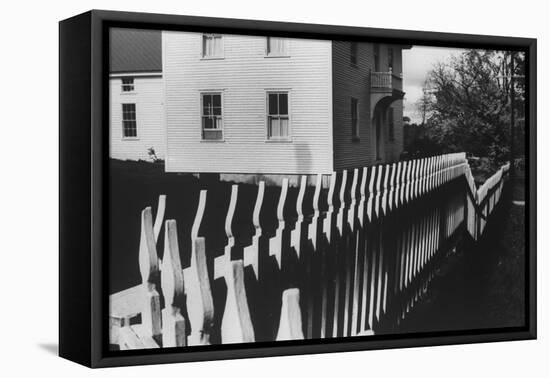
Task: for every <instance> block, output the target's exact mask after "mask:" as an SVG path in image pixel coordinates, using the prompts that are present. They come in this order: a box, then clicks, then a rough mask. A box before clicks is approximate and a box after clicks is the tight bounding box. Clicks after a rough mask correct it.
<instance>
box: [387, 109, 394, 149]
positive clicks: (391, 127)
mask: <svg viewBox="0 0 550 378" xmlns="http://www.w3.org/2000/svg"><path fill="white" fill-rule="evenodd" d="M388 137H389V139H390V141H393V140H394V121H393V108H392V107H389V108H388Z"/></svg>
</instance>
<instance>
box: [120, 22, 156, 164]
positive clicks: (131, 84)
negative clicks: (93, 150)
mask: <svg viewBox="0 0 550 378" xmlns="http://www.w3.org/2000/svg"><path fill="white" fill-rule="evenodd" d="M161 41H162V36H161V32H160V31H156V30H132V29H118V28H113V29H111V33H110V104H111V108H110V121H111V125H110V126H111V127H110V156H111V158H114V159H121V160H146V161H152V160H153V159H154V156H153V151H154V153H155V155H156V159H164V158H165V153H166V133H165V131H166V127H165V125H164V100H163V98H164V94H163V91H164V84H163V78H162V52H161V51H162V43H161Z"/></svg>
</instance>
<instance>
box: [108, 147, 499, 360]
mask: <svg viewBox="0 0 550 378" xmlns="http://www.w3.org/2000/svg"><path fill="white" fill-rule="evenodd" d="M508 169H509V167H508V165H506V166H503V167H502V168H501V169H500V170H499V171H498V172H497V173H496V174H495V175H494V176H492V177H491V178H490V179H489V180H487V182H485V183H484V184H483V185H482V186H481V187H480V188H479V189H476V187H475V183H474V180H473V177H472V174H471V172H470V167H469V165H468V162H467V160H466V157H465V154H464V153H455V154H448V155H442V156H434V157H429V158H424V159H417V160H410V161H402V162H398V163H393V164H386V165H377V166H372V167H364V168H362V169H354V170H351V171H349V172H348V171H343V172H339V173H336V172H335V173H333V174H332V175H330V177H328V180H327V178H325V179H323V177H322V176H321V175H318V176H317V178H316V180H315V185H313V186H309V185H308V180H307V178H306V177H305V176H303V177H302V179H301V181H300V185H299V187H298V188H297V189H296V190H297V191H298V193H297V196H296V203H295V204H293V206H295V210H296V213H295V216H293V217H286V218H285V211H284V209H285V205H287V203H286V202H287V197H288V192H289V190H290V189H289V185H288V180H287V179H284V180H283V183H282V186H281V188H280V194H279V200H278V204H277V211H276V214H277V222H276V225H277V226H276V227H275V229H273V230H265V229H262V225H261V224H262V222H261V218H262V214H263V211H264V209H263V203H264V193H265V184H264V183H263V182H260V183H259V185H258V186H257V193H256V198H255V204H254V209H253V212H252V213H251V214H249V216H250V219H249V221H250V222H252V224H253V225H254V230H255V232H254V234H253V235H252V236H251V237H248V238H245V239H242V238H241V236H240V235H236V234H235V233H234V230H233V226H232V225H233V217H234V214H235V209H236V206H237V200H238V199H239V201H250V200H252V199H250V198H246V197H244V198H239V186H238V185H233V186H232V190H231V198H230V201H229V206H228V209H227V213H226V217H225V230H224V231H225V235H223V236H224V237H226V240H227V243H226V246H225V249H224V251H223V253H219V254H215V255H217V257H215V258H209V257H207V256H211V255H212V254H209V253H207V251H206V247H205V238H204V237H203V236H201V235H199V230H200V226H201V222H202V220H203V216H204V213H205V206H206V201H207V190H202V191H201V192H200V196H199V201H198V206H197V211H196V215H195V219H194V222H193V225H192V229H191V233H190V234H191V251H190V255H191V262H190V264H189V266H185V267H183V266H182V264H181V260H180V256H181V254H180V253H181V252H182V251H180V246H179V245H178V237H177V235H178V230H177V225H176V221H175V220H164V213H165V209H166V196H164V195H160V197H159V201H158V206H157V210H156V216H155V220H154V221H153V213H152V209H151V208H150V207H147V208H145V209H144V210H143V211H142V212H141V235H140V247H139V270H140V272H141V277H142V284H140V285H137V286H135V287H131V288H129V289H127V290H124V291H121V292H118V293H115V294H113V295H111V296H110V309H109V314H110V343H111V345H118V347H119V348H120V349H142V348H159V347H181V346H193V345H208V344H217V343H247V342H254V341H273V340H296V339H304V338H328V337H349V336H366V335H372V334H374V333H375V332H377V333H378V332H387V331H389V330H392V329H395V327H398V325H399V324H400V322H401V321H402V320H403V319H404V318H405V317H406V316H407V314H408V313H409V312H410V311H411V309H412V308H413V307H414V305H415V304H416V303H417V302H418V301H419V300H420V299H421V298H422V296H423V295H424V294H425V293H426V291H427V290H428V288H429V284H430V282H431V281H432V279H433V277H434V272H435V269H437V267H438V266H439V264H440V263H441V260H442V259H444V258H445V257H446V253H447V252H448V251H449V250H451V249H452V248H454V246H455V245H456V242H457V240H458V239H459V238H461V237H464V235H465V233H466V232H467V233H468V234H469V235H470V236H471V238H472V239H473V240H477V239H479V238H480V237H481V235H482V233H483V231H484V229H485V225H486V223H487V220H488V218H489V216H490V214H491V212H492V211H493V209H494V208H495V206H496V205H497V204H498V202H499V199H500V197H501V194H502V190H503V186H504V181H505V178H506V177H507V172H508ZM327 181H328V187H323V182H327ZM308 190H311V191H312V193H313V195H312V196H310V197H311V198H312V203H311V204H309V205H308V206H306V204H305V203H304V198H305V197H306V196H305V194H306V191H308ZM304 208H307V209H310V211H309V212H308V213H306V212H305V211H304ZM136 231H137V230H136ZM161 231H164V232H163V234H164V235H163V237H164V253H163V255H162V256H163V258H162V261H161V260H160V259H159V254H158V252H157V241H158V239H159V237H160V236H161ZM136 235H137V233H136ZM239 248H240V249H239ZM236 256H237V257H236ZM128 263H129V264H130V265H129V266H131V264H137V262H132V261H129V262H128ZM216 304H217V305H219V307H216Z"/></svg>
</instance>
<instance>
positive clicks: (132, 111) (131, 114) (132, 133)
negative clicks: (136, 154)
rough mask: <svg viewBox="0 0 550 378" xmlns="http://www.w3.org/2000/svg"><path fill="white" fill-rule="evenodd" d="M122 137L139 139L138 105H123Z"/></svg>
mask: <svg viewBox="0 0 550 378" xmlns="http://www.w3.org/2000/svg"><path fill="white" fill-rule="evenodd" d="M122 136H123V137H124V138H136V137H137V122H136V104H122Z"/></svg>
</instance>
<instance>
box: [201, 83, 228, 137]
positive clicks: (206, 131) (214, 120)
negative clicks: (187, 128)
mask: <svg viewBox="0 0 550 378" xmlns="http://www.w3.org/2000/svg"><path fill="white" fill-rule="evenodd" d="M201 118H202V139H203V140H223V117H222V94H221V93H202V94H201Z"/></svg>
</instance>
